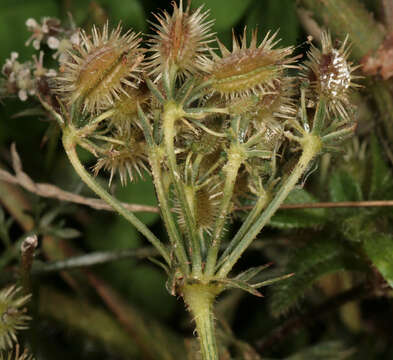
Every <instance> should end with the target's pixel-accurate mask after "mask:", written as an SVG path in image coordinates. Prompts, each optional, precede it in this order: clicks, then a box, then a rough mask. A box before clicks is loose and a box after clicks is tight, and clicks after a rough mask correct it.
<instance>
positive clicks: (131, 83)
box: [57, 23, 143, 113]
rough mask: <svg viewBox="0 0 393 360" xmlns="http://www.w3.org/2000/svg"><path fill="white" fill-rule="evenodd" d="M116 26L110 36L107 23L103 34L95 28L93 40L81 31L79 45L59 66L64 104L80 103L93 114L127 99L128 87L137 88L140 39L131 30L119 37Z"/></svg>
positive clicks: (59, 82) (59, 83)
mask: <svg viewBox="0 0 393 360" xmlns="http://www.w3.org/2000/svg"><path fill="white" fill-rule="evenodd" d="M121 30H122V29H121V27H120V25H118V26H117V28H116V29H115V30H113V31H112V32H111V33H110V34H109V29H108V23H107V24H106V25H104V27H103V29H102V32H100V31H99V30H98V29H97V28H96V27H95V26H93V29H92V39H91V38H90V36H88V35H87V34H86V33H85V32H84V31H81V33H80V37H81V43H80V45H76V46H75V47H74V50H71V51H69V55H70V59H69V60H68V61H67V62H65V63H64V64H63V65H62V66H61V69H60V71H61V75H60V76H59V77H58V78H57V80H58V91H59V92H60V93H62V94H63V95H64V97H65V100H66V103H67V104H74V103H76V102H79V103H80V104H81V105H82V108H83V110H84V111H87V112H90V113H96V112H98V111H100V110H103V109H105V108H108V107H109V106H111V105H112V104H113V103H114V100H116V99H119V97H120V94H121V93H123V94H124V95H126V96H128V93H127V91H126V90H127V88H128V87H136V84H137V83H138V82H139V77H138V73H139V72H140V66H139V65H140V63H141V62H142V60H143V54H142V50H141V49H139V48H138V45H139V43H140V41H141V39H140V38H139V37H138V35H137V34H135V33H134V32H132V31H128V32H126V33H125V34H124V35H121Z"/></svg>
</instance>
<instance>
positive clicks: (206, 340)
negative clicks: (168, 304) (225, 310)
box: [182, 283, 220, 360]
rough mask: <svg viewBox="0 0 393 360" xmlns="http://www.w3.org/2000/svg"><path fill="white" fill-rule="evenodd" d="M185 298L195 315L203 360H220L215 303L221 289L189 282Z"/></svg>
mask: <svg viewBox="0 0 393 360" xmlns="http://www.w3.org/2000/svg"><path fill="white" fill-rule="evenodd" d="M182 290H183V298H184V302H185V303H186V304H187V306H188V308H189V310H190V312H191V314H192V315H193V317H194V321H195V327H196V331H197V334H198V338H199V342H200V345H201V352H202V359H203V360H218V359H219V356H218V349H217V342H216V334H215V326H214V313H213V305H214V301H215V298H216V296H217V295H218V293H219V292H220V289H219V288H218V287H216V286H214V285H209V284H202V283H196V284H187V285H185V286H184V287H183V289H182Z"/></svg>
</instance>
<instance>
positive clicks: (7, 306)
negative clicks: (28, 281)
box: [0, 286, 30, 350]
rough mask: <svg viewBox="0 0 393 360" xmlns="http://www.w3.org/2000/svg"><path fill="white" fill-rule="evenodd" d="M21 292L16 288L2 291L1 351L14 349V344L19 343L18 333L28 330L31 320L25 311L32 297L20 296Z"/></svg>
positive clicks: (0, 310) (12, 287)
mask: <svg viewBox="0 0 393 360" xmlns="http://www.w3.org/2000/svg"><path fill="white" fill-rule="evenodd" d="M20 291H21V288H17V287H16V286H10V287H8V288H6V289H3V290H1V291H0V350H2V349H7V348H10V347H12V343H13V342H17V338H16V332H17V331H18V330H23V329H26V328H27V325H26V323H27V321H28V320H30V316H27V315H26V314H25V309H24V305H25V304H26V303H27V302H28V301H29V299H30V295H22V296H20V295H18V293H19V292H20Z"/></svg>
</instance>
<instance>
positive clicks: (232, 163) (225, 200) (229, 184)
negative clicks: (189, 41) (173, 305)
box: [205, 146, 243, 275]
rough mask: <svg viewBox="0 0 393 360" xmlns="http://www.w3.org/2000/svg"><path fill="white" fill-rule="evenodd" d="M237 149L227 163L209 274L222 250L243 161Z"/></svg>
mask: <svg viewBox="0 0 393 360" xmlns="http://www.w3.org/2000/svg"><path fill="white" fill-rule="evenodd" d="M236 150H237V147H236V146H235V149H233V148H231V151H230V153H229V159H228V162H227V164H226V165H225V175H226V177H225V185H224V191H223V197H222V201H221V206H220V212H219V215H218V218H217V221H216V224H215V226H214V230H213V236H212V245H211V247H210V248H209V254H208V257H207V262H206V270H205V273H206V274H207V275H213V274H214V270H215V266H216V262H217V256H218V251H219V250H220V244H221V241H220V240H221V236H222V230H223V228H224V225H225V220H226V217H227V215H228V211H229V207H230V204H231V199H232V195H233V189H234V186H235V182H236V177H237V173H238V171H239V168H240V165H241V164H242V161H243V157H242V153H241V151H236ZM239 150H240V149H239Z"/></svg>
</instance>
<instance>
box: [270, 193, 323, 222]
mask: <svg viewBox="0 0 393 360" xmlns="http://www.w3.org/2000/svg"><path fill="white" fill-rule="evenodd" d="M313 202H317V199H316V198H315V197H313V196H312V195H311V194H310V193H308V192H307V191H306V190H304V189H293V190H292V191H291V192H290V193H289V195H288V197H287V199H286V200H285V202H284V204H301V203H313ZM326 221H327V211H326V209H293V210H292V209H290V210H279V211H278V212H277V213H276V214H275V215H274V216H273V217H272V219H271V220H270V223H269V225H270V226H273V227H276V228H279V229H302V228H312V227H321V226H323V225H324V224H325V223H326Z"/></svg>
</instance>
